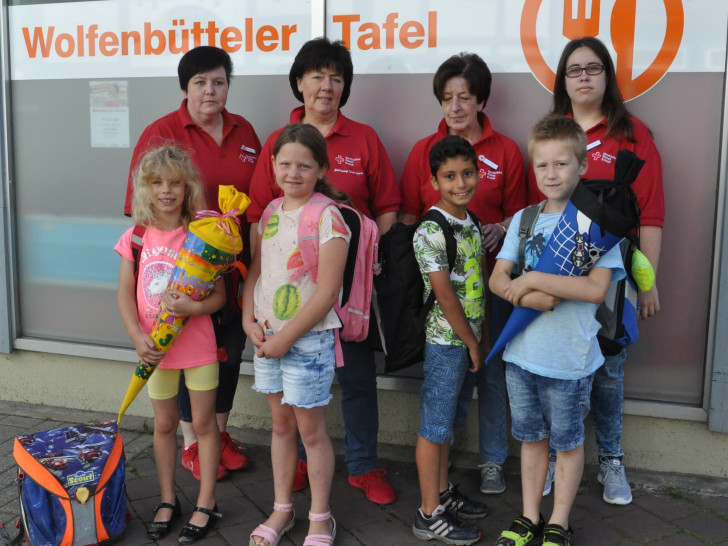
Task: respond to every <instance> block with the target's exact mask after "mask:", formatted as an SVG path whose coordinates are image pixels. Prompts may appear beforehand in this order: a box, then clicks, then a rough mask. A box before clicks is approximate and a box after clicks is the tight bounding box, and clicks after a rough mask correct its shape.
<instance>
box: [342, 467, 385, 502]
mask: <svg viewBox="0 0 728 546" xmlns="http://www.w3.org/2000/svg"><path fill="white" fill-rule="evenodd" d="M386 473H387V472H386V471H385V470H383V469H381V468H378V469H377V470H372V471H371V472H367V473H366V474H362V475H361V476H349V483H350V484H351V485H353V486H354V487H356V488H357V489H362V490H364V493H366V496H367V498H368V499H369V500H370V501H372V502H374V503H376V504H390V503H392V502H394V501H395V499H396V498H397V496H396V495H395V494H394V489H392V486H391V485H389V482H388V481H387V478H385V477H384V475H385V474H386Z"/></svg>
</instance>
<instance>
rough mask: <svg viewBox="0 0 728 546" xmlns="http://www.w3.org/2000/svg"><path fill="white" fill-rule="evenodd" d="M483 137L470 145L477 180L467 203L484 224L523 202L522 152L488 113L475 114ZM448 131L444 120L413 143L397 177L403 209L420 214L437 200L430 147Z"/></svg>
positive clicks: (524, 201) (500, 216) (515, 210)
mask: <svg viewBox="0 0 728 546" xmlns="http://www.w3.org/2000/svg"><path fill="white" fill-rule="evenodd" d="M478 121H480V123H481V124H482V126H483V137H482V138H481V139H480V140H479V141H478V142H476V143H475V144H474V145H473V147H474V148H475V153H476V154H477V157H478V165H477V167H478V170H479V171H480V183H479V184H478V189H477V190H476V192H475V197H474V198H473V200H472V201H471V202H470V204H469V205H468V208H469V209H470V210H471V211H473V212H474V213H475V214H476V216H477V217H478V218H479V219H480V221H481V222H482V223H483V224H496V223H498V222H500V221H502V220H503V218H507V217H509V216H513V215H514V214H515V213H516V212H518V211H519V210H521V209H522V208H523V207H525V206H526V178H525V172H524V168H523V156H522V155H521V151H520V150H519V149H518V145H517V144H516V143H515V142H513V141H512V140H511V139H510V138H507V137H505V136H503V135H502V134H500V133H497V132H496V131H494V130H493V127H492V126H491V124H490V120H489V119H488V116H486V115H485V114H482V113H481V114H478ZM447 135H448V128H447V124H446V123H445V120H444V119H443V120H442V121H441V122H440V125H439V126H438V128H437V132H436V133H434V134H432V135H430V136H428V137H426V138H423V139H422V140H420V141H419V142H417V144H415V145H414V147H413V148H412V151H411V152H410V154H409V157H408V158H407V163H406V164H405V166H404V171H403V172H402V178H401V180H400V187H399V189H400V192H401V195H402V212H407V213H409V214H413V215H415V216H417V217H419V216H422V215H423V214H424V213H425V212H427V210H429V208H430V207H432V206H433V205H434V204H435V203H437V202H438V201H439V200H440V192H438V191H437V190H436V189H435V188H433V187H432V184H431V183H430V175H431V173H430V150H431V149H432V146H433V145H434V144H435V143H436V142H438V141H440V140H442V139H443V138H445V137H446V136H447Z"/></svg>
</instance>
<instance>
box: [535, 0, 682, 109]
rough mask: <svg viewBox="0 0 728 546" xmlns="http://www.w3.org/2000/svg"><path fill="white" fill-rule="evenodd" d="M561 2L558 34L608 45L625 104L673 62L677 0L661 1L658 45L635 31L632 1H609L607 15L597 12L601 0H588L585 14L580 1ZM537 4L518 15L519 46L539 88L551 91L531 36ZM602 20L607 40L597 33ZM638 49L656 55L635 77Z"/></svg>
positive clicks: (678, 30) (550, 76)
mask: <svg viewBox="0 0 728 546" xmlns="http://www.w3.org/2000/svg"><path fill="white" fill-rule="evenodd" d="M563 2H564V17H563V24H562V28H561V32H562V33H563V35H564V37H565V38H567V39H568V40H573V39H576V38H580V37H582V36H596V37H598V38H600V39H601V40H602V41H603V42H605V43H607V44H610V43H611V45H612V47H613V48H614V51H615V52H616V59H615V69H616V73H617V82H618V84H619V89H620V91H621V92H622V95H623V96H624V99H625V100H630V99H633V98H635V97H638V96H639V95H641V94H642V93H645V92H646V91H647V90H649V89H650V88H651V87H652V86H654V85H655V84H656V83H657V82H658V81H660V79H661V78H662V77H663V76H664V75H665V74H666V73H667V71H668V69H669V68H670V66H671V65H672V62H673V61H674V60H675V57H676V55H677V52H678V50H679V48H680V44H681V42H682V38H683V30H684V26H685V14H684V12H683V5H682V0H662V3H663V4H664V9H665V17H666V22H667V24H666V29H665V35H664V38H663V39H662V44H659V43H654V44H653V43H648V44H645V43H644V41H645V40H655V39H656V37H655V34H654V32H651V33H650V35H649V36H646V35H640V34H638V33H637V32H636V27H637V16H638V11H637V0H614V4H613V7H612V10H611V12H609V11H608V10H607V9H603V8H602V2H601V0H592V1H591V6H590V9H589V10H588V9H587V7H588V6H587V2H586V0H563ZM542 3H543V0H526V1H525V4H524V6H523V11H522V13H521V46H522V48H523V54H524V55H525V57H526V61H527V62H528V65H529V67H530V68H531V71H532V72H533V74H534V76H536V78H537V79H538V81H539V82H541V84H542V85H543V86H544V87H546V88H547V89H549V90H552V91H553V88H554V80H555V78H556V75H555V74H554V71H553V69H552V68H551V67H550V66H549V64H548V63H547V62H546V60H545V59H544V57H543V54H542V52H541V49H540V47H539V43H538V38H537V33H536V27H537V23H538V18H539V13H540V11H541V7H542ZM574 3H575V4H574ZM602 17H606V18H609V30H610V35H609V36H603V35H601V33H600V24H601V18H602ZM658 39H659V37H658ZM638 46H639V47H644V48H649V49H654V50H656V51H657V55H656V57H655V58H654V60H653V61H652V63H651V64H650V65H649V66H648V67H647V68H646V69H645V70H644V71H642V72H641V73H640V74H638V75H636V76H635V75H634V71H633V68H634V65H633V60H634V54H635V51H636V48H637V47H638Z"/></svg>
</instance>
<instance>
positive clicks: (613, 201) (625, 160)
mask: <svg viewBox="0 0 728 546" xmlns="http://www.w3.org/2000/svg"><path fill="white" fill-rule="evenodd" d="M644 163H645V162H644V160H642V159H640V158H639V157H637V155H635V154H634V152H631V151H629V150H620V151H619V152H618V153H617V160H616V163H615V165H614V180H586V179H582V180H580V181H579V183H578V184H577V185H576V188H575V189H574V193H573V194H572V195H571V199H570V200H569V203H568V204H567V205H566V209H564V212H563V213H562V214H561V218H559V222H558V223H557V224H556V227H555V228H554V231H553V233H552V234H551V237H550V238H549V240H548V243H546V247H545V248H544V250H543V253H542V254H541V257H540V258H539V260H538V263H537V264H536V266H535V267H534V270H535V271H540V272H542V273H552V274H554V275H569V276H572V277H573V276H580V275H585V274H587V273H589V270H590V269H591V268H592V267H593V266H594V264H595V263H596V262H597V260H599V258H600V257H601V256H602V255H604V254H606V253H607V252H608V251H609V250H611V249H612V247H614V246H615V245H616V244H618V243H619V241H621V240H622V238H624V237H628V238H629V237H632V232H633V230H634V229H636V228H637V226H638V225H639V217H640V213H639V207H638V206H637V198H636V196H635V195H634V192H633V191H632V188H631V187H630V186H631V184H632V182H634V181H635V179H636V178H637V174H638V173H639V172H640V169H641V168H642V165H644ZM636 252H639V251H638V250H637V251H636ZM648 263H649V262H648ZM652 278H653V280H654V275H653V276H652ZM650 287H651V285H650V286H647V285H643V286H640V289H642V290H644V289H647V290H648V289H649V288H650ZM540 314H541V311H538V310H536V309H531V308H530V307H516V308H514V309H513V312H512V313H511V316H510V317H509V318H508V321H507V322H506V325H505V326H504V327H503V331H502V332H501V334H500V336H499V337H498V340H497V341H496V342H495V344H494V345H493V348H492V349H491V351H490V353H489V354H488V357H487V358H486V359H485V361H486V363H487V362H490V360H491V359H492V358H493V357H494V356H495V355H497V354H498V353H499V352H500V351H502V350H503V349H504V348H505V346H506V345H507V344H508V342H510V341H511V340H512V339H513V338H514V337H516V336H517V335H518V334H519V333H520V332H521V331H523V329H524V328H526V327H527V326H528V325H529V324H531V322H533V321H534V320H535V319H536V317H538V316H539V315H540Z"/></svg>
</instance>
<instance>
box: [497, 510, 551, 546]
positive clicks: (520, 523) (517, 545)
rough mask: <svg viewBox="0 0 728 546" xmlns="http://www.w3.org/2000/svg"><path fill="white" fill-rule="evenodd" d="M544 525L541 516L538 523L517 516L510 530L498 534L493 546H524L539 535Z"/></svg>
mask: <svg viewBox="0 0 728 546" xmlns="http://www.w3.org/2000/svg"><path fill="white" fill-rule="evenodd" d="M545 524H546V522H545V521H544V520H543V516H540V517H539V519H538V523H534V522H532V521H531V520H530V519H528V518H527V517H526V516H518V517H517V518H516V519H514V520H513V523H511V527H510V529H508V530H507V531H503V532H502V533H501V534H500V537H498V540H497V541H496V543H495V546H526V544H530V543H531V541H532V540H533V539H535V538H538V537H539V536H540V535H541V532H542V531H543V528H544V525H545Z"/></svg>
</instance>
